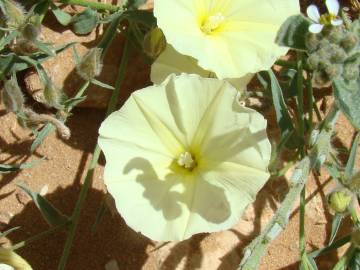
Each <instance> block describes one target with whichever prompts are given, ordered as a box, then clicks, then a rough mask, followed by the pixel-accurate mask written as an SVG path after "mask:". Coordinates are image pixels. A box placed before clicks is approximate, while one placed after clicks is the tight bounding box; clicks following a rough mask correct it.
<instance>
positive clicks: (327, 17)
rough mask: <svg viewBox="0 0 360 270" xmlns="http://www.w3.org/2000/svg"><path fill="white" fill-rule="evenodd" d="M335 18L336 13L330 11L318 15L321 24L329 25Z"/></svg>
mask: <svg viewBox="0 0 360 270" xmlns="http://www.w3.org/2000/svg"><path fill="white" fill-rule="evenodd" d="M334 19H336V15H334V14H332V13H328V14H323V15H321V16H320V20H319V22H320V23H321V24H322V25H330V24H331V21H332V20H334Z"/></svg>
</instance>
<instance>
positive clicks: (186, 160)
mask: <svg viewBox="0 0 360 270" xmlns="http://www.w3.org/2000/svg"><path fill="white" fill-rule="evenodd" d="M177 164H178V165H179V166H181V167H184V168H185V169H193V168H194V167H195V164H196V163H195V160H194V159H193V157H192V155H191V154H190V153H189V152H184V153H182V154H181V155H180V156H179V158H178V160H177Z"/></svg>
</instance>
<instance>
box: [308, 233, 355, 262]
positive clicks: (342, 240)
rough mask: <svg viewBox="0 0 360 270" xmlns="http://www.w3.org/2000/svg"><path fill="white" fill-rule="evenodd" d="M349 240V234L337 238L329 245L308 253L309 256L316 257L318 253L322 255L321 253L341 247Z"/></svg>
mask: <svg viewBox="0 0 360 270" xmlns="http://www.w3.org/2000/svg"><path fill="white" fill-rule="evenodd" d="M350 240H351V235H346V236H344V237H343V238H340V239H339V240H336V241H334V242H333V243H332V244H331V245H329V246H327V247H324V248H320V249H318V250H315V251H313V252H311V253H310V254H309V256H310V257H312V258H316V257H318V256H320V255H323V254H325V253H327V252H330V251H332V250H334V249H337V248H339V247H342V246H343V245H345V244H347V243H349V242H350Z"/></svg>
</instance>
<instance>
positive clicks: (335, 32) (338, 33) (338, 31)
mask: <svg viewBox="0 0 360 270" xmlns="http://www.w3.org/2000/svg"><path fill="white" fill-rule="evenodd" d="M343 37H344V33H343V30H342V28H340V27H333V28H332V29H331V30H330V32H329V34H328V37H327V38H328V40H329V41H330V42H331V43H335V44H339V43H340V42H341V40H342V38H343Z"/></svg>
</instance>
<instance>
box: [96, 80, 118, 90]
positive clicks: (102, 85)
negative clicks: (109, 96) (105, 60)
mask: <svg viewBox="0 0 360 270" xmlns="http://www.w3.org/2000/svg"><path fill="white" fill-rule="evenodd" d="M91 83H92V84H95V85H97V86H100V87H102V88H105V89H109V90H114V89H115V88H114V87H113V86H111V85H108V84H106V83H103V82H100V81H98V80H96V79H92V80H91Z"/></svg>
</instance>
